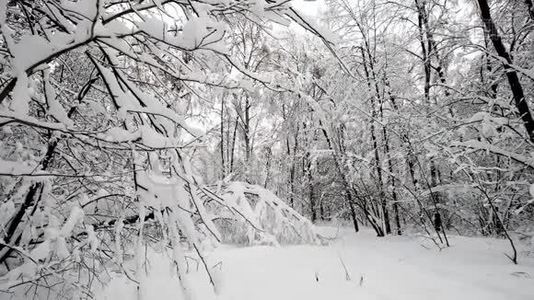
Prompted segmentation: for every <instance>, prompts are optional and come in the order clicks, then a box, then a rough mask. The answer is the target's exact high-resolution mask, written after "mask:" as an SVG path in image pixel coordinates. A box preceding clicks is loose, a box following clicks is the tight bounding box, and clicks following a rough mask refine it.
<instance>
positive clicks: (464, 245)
mask: <svg viewBox="0 0 534 300" xmlns="http://www.w3.org/2000/svg"><path fill="white" fill-rule="evenodd" d="M341 235H342V237H341V238H340V239H339V240H338V241H337V242H335V243H333V244H332V245H330V246H327V247H321V246H290V247H280V248H273V247H250V248H235V247H230V246H224V247H221V248H220V249H218V250H217V252H216V253H215V254H216V255H218V257H220V259H221V260H222V261H223V265H222V270H223V272H222V274H221V275H222V276H221V277H222V278H223V279H224V281H223V282H221V291H220V296H219V297H218V298H216V297H214V296H213V295H209V294H206V292H205V291H206V290H207V289H205V288H202V287H201V286H199V290H203V291H202V292H201V293H200V295H198V297H197V298H196V299H199V300H208V299H221V300H273V299H276V300H285V299H287V300H290V299H306V300H316V299H317V300H319V299H321V300H326V299H336V300H344V299H347V300H348V299H352V300H355V299H366V300H374V299H380V300H386V299H392V300H393V299H394V300H399V299H410V300H414V299H432V300H439V299H485V300H488V299H496V300H497V299H499V300H502V299H506V300H512V299H525V300H526V299H529V300H531V299H534V260H532V259H529V260H527V259H525V258H524V257H523V258H522V264H521V265H519V266H514V265H512V264H511V263H510V262H509V261H508V260H507V258H506V257H505V256H504V255H503V252H504V251H506V250H508V249H507V246H506V243H505V241H501V240H489V239H473V238H459V237H454V238H453V239H452V244H453V247H451V248H449V249H444V250H443V251H441V252H439V251H437V250H435V249H433V248H432V249H425V248H424V247H422V246H421V244H420V242H419V240H417V239H415V238H405V237H390V238H386V239H377V238H375V237H374V236H373V235H372V234H371V233H370V232H366V233H360V234H358V235H354V234H352V233H351V232H349V231H348V230H345V231H343V233H342V234H341ZM340 257H341V258H342V260H343V262H344V263H345V265H346V266H347V269H348V270H349V273H350V280H346V275H345V271H344V268H343V265H342V263H341V259H340ZM198 275H199V277H195V279H199V278H200V274H198ZM316 278H317V279H318V281H317V279H316ZM362 278H363V280H362ZM169 280H170V281H169ZM151 282H153V284H150V283H149V284H148V286H147V289H146V291H145V293H144V294H145V295H146V296H147V297H146V298H147V299H167V298H169V299H170V297H171V295H176V292H177V291H176V289H177V287H176V289H173V288H170V287H169V284H170V285H172V284H174V283H175V282H176V279H167V278H164V276H163V277H162V276H161V274H160V275H155V277H154V278H151ZM165 282H168V283H169V284H165ZM360 282H361V285H360ZM158 286H159V287H158ZM163 286H166V289H165V293H164V294H162V289H161V287H163ZM110 288H111V286H108V289H107V290H108V291H110V290H111V289H110ZM173 290H174V292H173ZM111 294H114V293H109V294H108V298H109V299H112V298H111V297H113V295H111ZM121 295H122V296H123V297H122V299H126V298H124V294H123V293H122V294H121ZM132 296H133V295H132ZM172 298H173V299H176V298H175V297H172ZM113 299H115V298H113ZM178 299H179V298H178Z"/></svg>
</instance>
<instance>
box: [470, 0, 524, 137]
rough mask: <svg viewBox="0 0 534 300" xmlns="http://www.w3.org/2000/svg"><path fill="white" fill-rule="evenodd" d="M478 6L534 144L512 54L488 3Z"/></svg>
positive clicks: (481, 3) (482, 0)
mask: <svg viewBox="0 0 534 300" xmlns="http://www.w3.org/2000/svg"><path fill="white" fill-rule="evenodd" d="M478 6H479V9H480V17H481V19H482V22H483V23H484V27H485V28H486V31H487V32H488V34H489V37H490V40H491V42H492V43H493V47H494V48H495V51H496V52H497V55H498V56H499V57H501V58H502V59H503V60H504V62H503V63H504V70H505V72H506V77H507V79H508V83H509V84H510V89H511V91H512V95H513V97H514V103H515V106H516V108H517V110H518V111H519V115H520V116H521V120H522V121H523V125H524V126H525V130H526V131H527V134H528V136H529V139H530V141H531V142H532V143H534V119H532V114H531V113H530V109H529V107H528V103H527V101H526V99H525V93H524V91H523V86H522V85H521V82H520V81H519V76H518V75H517V72H516V71H515V69H513V68H512V66H511V65H512V63H513V61H512V57H511V56H510V53H508V50H506V47H505V46H504V43H503V41H502V38H501V36H500V35H499V32H498V30H497V26H496V25H495V23H494V22H493V18H492V16H491V11H490V7H489V5H488V1H486V0H478Z"/></svg>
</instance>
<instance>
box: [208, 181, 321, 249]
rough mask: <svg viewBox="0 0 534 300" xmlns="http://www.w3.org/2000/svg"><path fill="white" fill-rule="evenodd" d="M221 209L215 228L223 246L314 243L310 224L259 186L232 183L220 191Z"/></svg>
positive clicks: (314, 237) (315, 236)
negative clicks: (222, 202) (232, 244)
mask: <svg viewBox="0 0 534 300" xmlns="http://www.w3.org/2000/svg"><path fill="white" fill-rule="evenodd" d="M220 194H221V195H222V196H221V199H222V200H223V201H224V208H222V209H221V208H220V206H219V207H218V213H217V214H218V217H217V218H216V220H215V224H217V225H218V228H219V231H220V232H221V235H222V239H223V241H224V242H229V243H238V244H247V245H255V244H270V245H277V244H301V243H317V242H318V239H317V235H316V233H315V231H314V227H313V224H312V223H311V222H310V221H309V220H308V219H306V218H305V217H303V216H302V215H301V214H299V213H298V212H297V211H295V210H294V209H292V208H291V207H290V206H289V205H287V204H286V203H285V202H284V201H283V200H281V199H280V198H278V197H277V196H276V195H275V194H273V193H272V192H271V191H269V190H267V189H264V188H262V187H261V186H258V185H251V184H248V183H244V182H231V183H229V184H227V185H225V186H223V187H222V188H221V193H220Z"/></svg>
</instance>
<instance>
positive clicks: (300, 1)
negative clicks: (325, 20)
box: [291, 0, 326, 17]
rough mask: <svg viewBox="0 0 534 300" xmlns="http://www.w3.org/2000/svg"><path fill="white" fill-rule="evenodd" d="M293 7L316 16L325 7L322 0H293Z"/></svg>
mask: <svg viewBox="0 0 534 300" xmlns="http://www.w3.org/2000/svg"><path fill="white" fill-rule="evenodd" d="M291 3H292V4H293V7H294V8H296V9H297V10H298V11H300V12H302V13H304V14H305V15H308V16H314V17H315V16H318V15H319V14H320V13H321V11H323V10H325V9H326V4H325V2H324V0H293V1H291Z"/></svg>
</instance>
